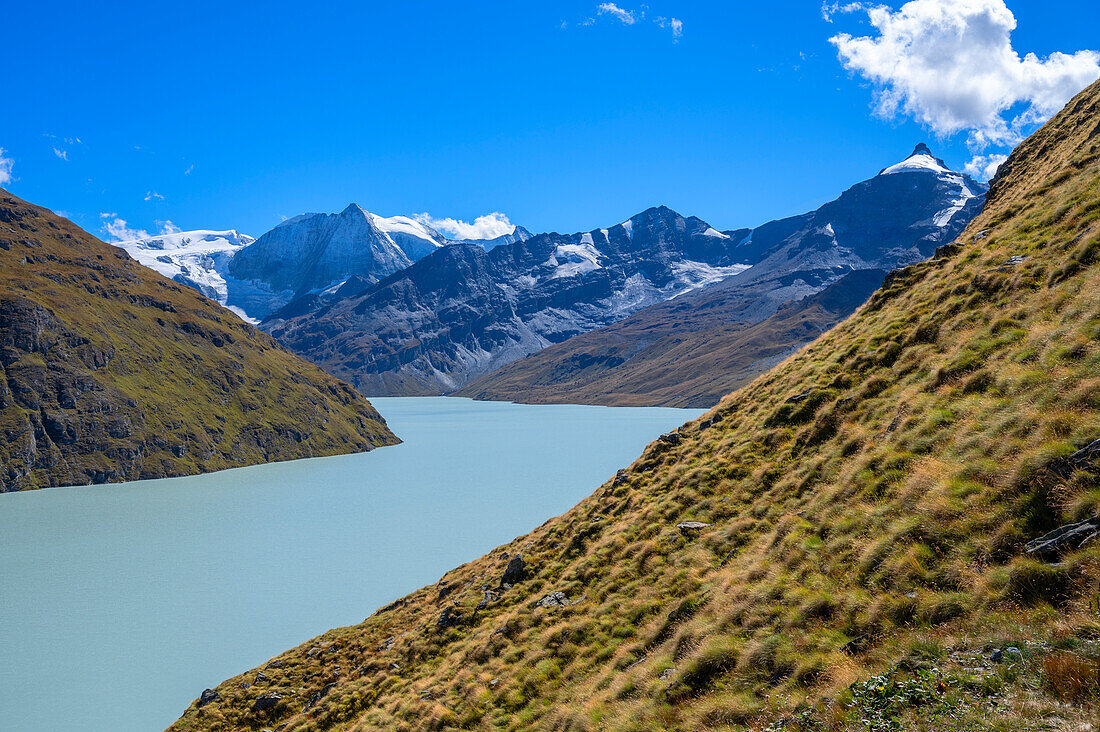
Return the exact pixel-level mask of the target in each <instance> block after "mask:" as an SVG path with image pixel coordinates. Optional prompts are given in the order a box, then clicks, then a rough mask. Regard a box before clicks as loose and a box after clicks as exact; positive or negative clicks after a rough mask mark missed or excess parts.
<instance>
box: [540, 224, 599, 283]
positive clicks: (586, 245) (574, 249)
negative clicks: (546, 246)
mask: <svg viewBox="0 0 1100 732" xmlns="http://www.w3.org/2000/svg"><path fill="white" fill-rule="evenodd" d="M547 264H549V265H550V266H551V267H554V273H553V274H552V275H550V278H551V279H558V278H561V277H577V276H579V275H584V274H587V273H589V272H591V271H593V270H597V269H600V267H601V265H600V250H599V249H597V248H596V243H595V242H594V241H593V239H592V235H591V234H582V235H581V241H580V243H579V244H562V245H560V246H558V247H557V248H556V249H555V250H554V254H553V255H551V257H550V260H549V261H548V262H547Z"/></svg>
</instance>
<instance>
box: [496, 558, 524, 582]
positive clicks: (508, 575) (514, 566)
mask: <svg viewBox="0 0 1100 732" xmlns="http://www.w3.org/2000/svg"><path fill="white" fill-rule="evenodd" d="M526 573H527V565H525V564H524V563H523V557H522V556H521V555H519V554H517V555H516V556H514V557H512V558H511V559H510V560H509V561H508V566H507V567H505V568H504V576H502V577H501V578H500V584H501V586H502V587H503V586H504V585H514V584H518V583H520V582H522V581H523V578H524V577H525V576H526Z"/></svg>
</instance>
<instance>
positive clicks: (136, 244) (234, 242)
mask: <svg viewBox="0 0 1100 732" xmlns="http://www.w3.org/2000/svg"><path fill="white" fill-rule="evenodd" d="M254 241H255V239H253V238H252V237H251V236H248V235H246V234H241V233H239V232H237V231H235V230H233V229H229V230H227V231H212V230H207V229H200V230H196V231H180V232H175V233H172V234H161V235H159V236H150V237H147V238H144V239H132V240H130V241H120V242H114V245H115V246H117V247H119V248H120V249H125V250H126V252H127V253H128V254H129V255H130V256H131V257H133V258H134V259H135V260H137V261H138V262H139V263H141V264H143V265H145V266H146V267H148V268H149V269H152V270H155V271H157V272H159V273H160V274H162V275H164V276H165V277H168V278H169V279H172V280H175V281H176V282H179V283H180V284H184V285H189V286H190V287H194V288H195V289H196V290H198V291H199V292H201V293H202V294H204V295H206V296H207V297H209V298H210V299H211V300H214V301H216V302H218V303H220V304H221V305H226V304H227V301H228V297H229V292H228V290H229V285H228V284H227V282H226V277H225V269H226V266H227V264H228V262H229V260H230V259H231V258H232V257H233V256H234V255H235V254H236V253H237V252H239V251H240V250H241V249H244V248H245V247H246V246H248V245H249V244H251V243H252V242H254ZM230 309H231V310H233V311H234V312H236V313H237V314H238V315H241V314H242V313H243V311H242V310H240V308H233V307H231V308H230ZM245 319H246V320H250V318H248V317H247V316H245Z"/></svg>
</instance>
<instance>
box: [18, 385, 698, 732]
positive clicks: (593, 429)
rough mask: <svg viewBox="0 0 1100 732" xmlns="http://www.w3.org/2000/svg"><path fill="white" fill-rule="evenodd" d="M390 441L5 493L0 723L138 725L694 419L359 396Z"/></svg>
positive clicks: (586, 487)
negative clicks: (217, 469) (382, 420)
mask: <svg viewBox="0 0 1100 732" xmlns="http://www.w3.org/2000/svg"><path fill="white" fill-rule="evenodd" d="M371 401H372V402H373V403H374V404H375V406H377V407H378V409H379V410H380V411H381V412H382V414H383V416H385V417H386V419H387V421H388V422H389V424H390V427H391V428H392V429H393V431H394V432H395V433H397V435H398V436H399V437H401V438H402V439H403V440H404V443H403V444H401V445H398V446H396V447H387V448H381V449H378V450H375V451H373V452H370V453H365V454H360V455H347V456H341V457H332V458H318V459H313V460H299V461H294V462H286V463H276V464H271V465H262V466H256V467H252V468H242V469H238V470H230V471H225V472H222V473H214V474H210V475H201V476H194V477H187V478H172V479H167V480H152V481H137V482H132V483H120V484H114V485H106V486H86V487H76V488H55V489H49V490H42V491H34V492H28V493H15V494H6V495H0V582H2V585H0V730H13V731H15V730H18V731H19V732H100V731H102V732H149V731H150V730H161V729H163V728H164V727H166V726H167V725H169V724H171V723H172V722H173V721H175V720H176V718H177V717H178V716H179V715H180V714H182V713H183V711H184V710H185V709H186V708H187V706H188V705H189V704H190V703H191V702H192V701H193V700H194V699H196V698H197V697H198V695H199V693H200V692H201V691H202V690H203V689H204V688H206V687H212V686H215V685H216V684H218V683H220V682H221V681H223V680H224V679H226V678H228V677H230V676H234V675H236V674H238V673H241V672H243V671H246V670H248V669H250V668H252V667H253V666H256V665H259V664H260V663H263V662H264V661H266V660H267V659H268V658H270V657H271V656H274V655H276V654H278V653H280V652H281V651H283V650H285V649H287V648H290V647H292V646H295V645H298V644H300V643H302V642H304V641H306V640H308V639H309V638H311V637H313V636H315V635H318V634H320V633H322V632H324V631H326V630H328V629H329V628H332V627H338V626H343V625H351V624H354V623H358V622H360V621H362V620H363V618H365V617H367V616H368V615H370V614H371V613H373V612H374V610H376V609H377V608H378V607H380V606H382V605H385V604H387V603H388V602H390V601H391V600H393V599H395V598H397V597H400V596H401V595H403V594H405V593H407V592H409V591H411V590H414V589H416V588H418V587H421V586H423V585H426V584H430V583H433V582H435V581H436V580H437V579H438V578H439V577H440V576H441V575H442V574H443V573H444V572H446V571H447V570H449V569H451V568H452V567H454V566H455V565H457V564H460V563H462V562H464V561H468V560H471V559H474V558H475V557H478V556H480V555H481V554H483V553H485V552H486V551H488V550H490V549H492V548H494V547H496V546H498V545H500V544H503V543H506V542H508V541H510V540H511V539H513V538H514V537H516V536H518V535H520V534H523V533H525V532H527V531H529V530H530V529H533V528H534V527H536V526H538V525H539V524H541V523H542V522H543V521H545V520H546V519H547V518H550V517H551V516H555V515H557V514H560V513H562V512H564V511H566V510H567V509H569V508H570V507H571V506H572V505H573V504H575V503H576V502H577V501H579V500H580V499H581V498H583V497H585V496H587V495H588V494H589V493H591V492H592V491H593V490H595V488H596V487H597V486H599V485H600V484H601V483H602V482H603V481H605V480H607V478H609V477H610V476H611V475H613V474H614V472H615V470H616V469H618V468H620V467H623V466H625V465H627V464H629V463H630V462H632V461H633V460H634V458H635V457H637V456H638V454H640V452H641V450H642V448H643V447H644V446H645V445H646V444H647V443H648V442H650V441H651V440H652V439H654V438H655V437H657V436H658V435H659V434H661V433H663V432H667V431H669V430H670V429H673V428H675V427H677V426H679V425H680V424H682V423H683V422H685V421H687V420H689V419H692V418H694V417H696V416H698V415H699V414H701V413H702V412H701V411H699V410H684V409H644V408H643V409H639V408H608V407H587V406H527V405H518V404H509V403H503V402H475V401H470V400H466V399H452V398H445V397H439V398H407V399H372V400H371Z"/></svg>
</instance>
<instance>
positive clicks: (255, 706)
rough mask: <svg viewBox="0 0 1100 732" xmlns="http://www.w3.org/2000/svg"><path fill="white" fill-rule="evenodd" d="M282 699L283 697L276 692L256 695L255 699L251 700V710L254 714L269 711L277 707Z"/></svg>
mask: <svg viewBox="0 0 1100 732" xmlns="http://www.w3.org/2000/svg"><path fill="white" fill-rule="evenodd" d="M282 700H283V698H282V697H281V696H279V695H278V694H275V693H271V694H264V695H263V696H260V697H257V698H256V701H254V702H252V711H253V713H256V714H262V713H264V712H270V711H271V710H272V709H274V708H275V707H277V706H278V705H279V702H281V701H282Z"/></svg>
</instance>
